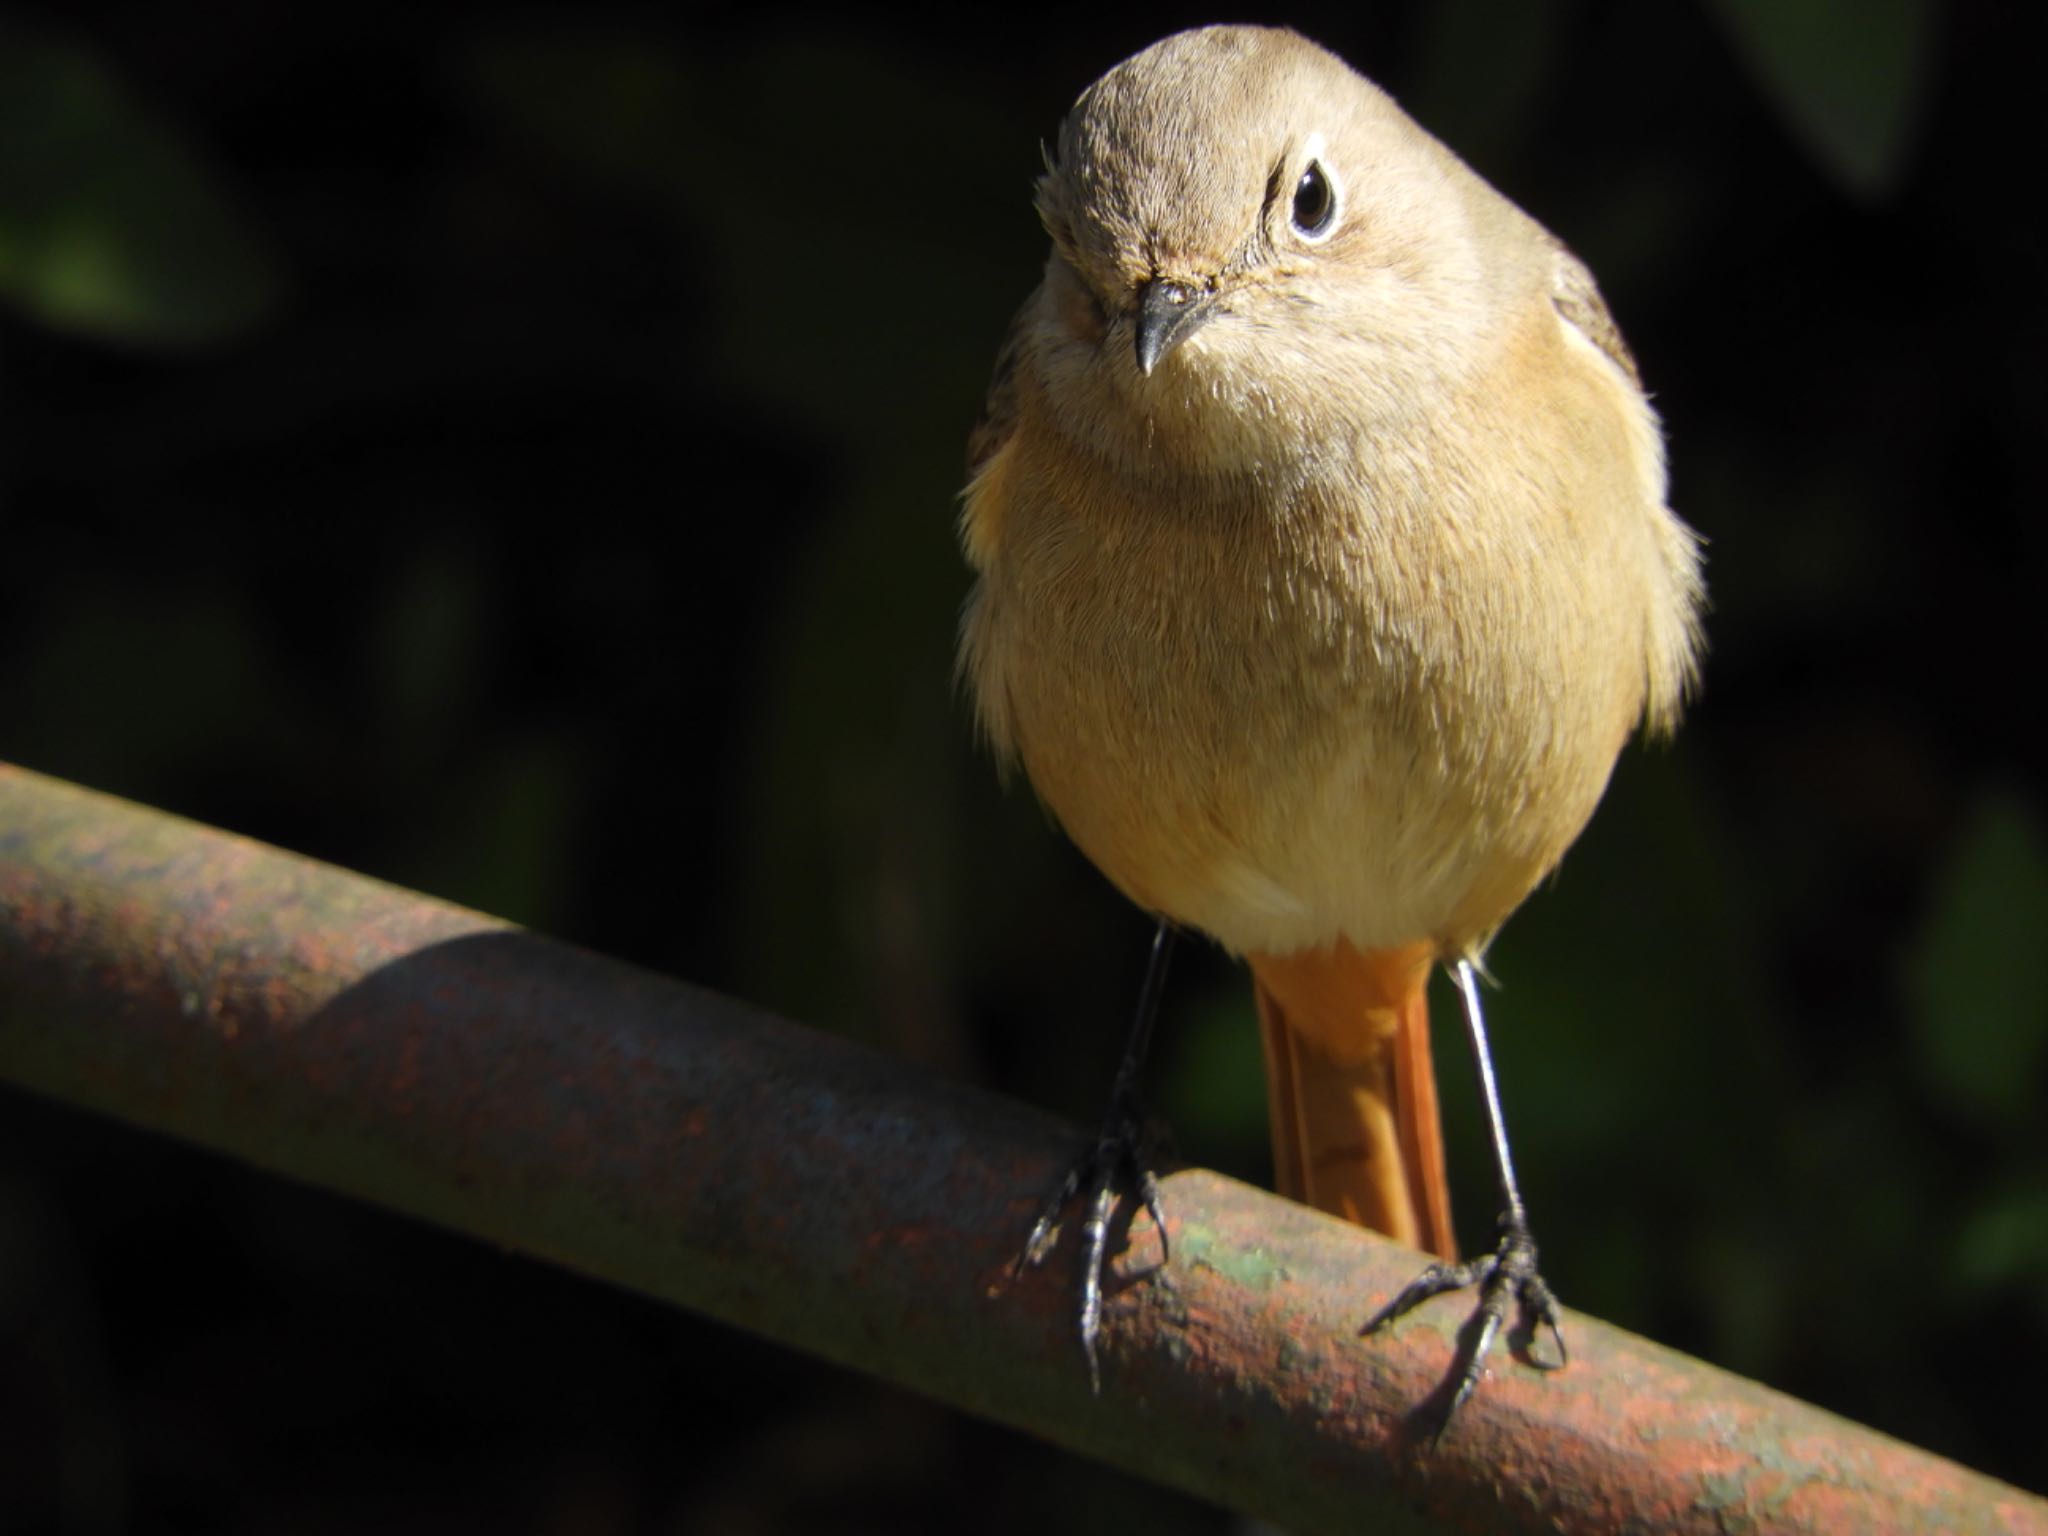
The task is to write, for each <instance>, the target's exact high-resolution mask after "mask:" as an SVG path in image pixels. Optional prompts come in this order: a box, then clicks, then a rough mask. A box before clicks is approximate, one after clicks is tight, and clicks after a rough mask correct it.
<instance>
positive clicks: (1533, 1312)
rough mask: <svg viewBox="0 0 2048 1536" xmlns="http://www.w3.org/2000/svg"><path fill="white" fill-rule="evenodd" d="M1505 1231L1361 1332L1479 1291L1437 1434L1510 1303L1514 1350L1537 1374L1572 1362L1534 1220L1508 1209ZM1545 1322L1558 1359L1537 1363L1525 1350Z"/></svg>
mask: <svg viewBox="0 0 2048 1536" xmlns="http://www.w3.org/2000/svg"><path fill="white" fill-rule="evenodd" d="M1499 1231H1500V1238H1499V1241H1498V1242H1497V1243H1496V1244H1495V1246H1494V1250H1493V1252H1492V1253H1489V1254H1485V1255H1483V1256H1482V1257H1480V1258H1476V1259H1471V1260H1468V1261H1467V1262H1465V1263H1463V1264H1432V1265H1430V1266H1429V1268H1428V1269H1425V1270H1424V1271H1423V1272H1422V1273H1421V1274H1419V1275H1417V1276H1416V1277H1415V1278H1414V1279H1413V1280H1411V1281H1409V1282H1408V1283H1407V1285H1405V1286H1403V1287H1402V1288H1401V1292H1400V1294H1399V1295H1397V1296H1395V1297H1394V1299H1393V1300H1392V1301H1390V1302H1388V1303H1387V1304H1386V1305H1385V1306H1384V1307H1381V1308H1380V1310H1379V1311H1378V1312H1377V1313H1375V1314H1374V1315H1373V1317H1372V1320H1371V1321H1370V1322H1368V1323H1367V1324H1366V1325H1365V1327H1364V1328H1363V1329H1362V1330H1360V1331H1361V1332H1362V1333H1364V1334H1373V1333H1377V1332H1379V1331H1380V1330H1381V1329H1382V1328H1384V1327H1386V1326H1387V1325H1388V1324H1389V1323H1392V1322H1393V1321H1394V1320H1395V1319H1396V1318H1399V1317H1403V1316H1406V1315H1407V1314H1408V1313H1410V1312H1412V1311H1414V1310H1415V1308H1417V1307H1419V1306H1421V1305H1422V1303H1424V1302H1425V1301H1427V1300H1429V1299H1430V1297H1432V1296H1440V1295H1442V1294H1443V1293H1444V1292H1445V1291H1459V1290H1463V1289H1464V1288H1465V1287H1467V1286H1471V1285H1476V1286H1478V1287H1479V1305H1478V1306H1476V1307H1474V1308H1473V1309H1472V1315H1471V1317H1470V1318H1468V1319H1467V1320H1466V1322H1465V1326H1464V1327H1463V1328H1461V1329H1459V1330H1458V1350H1457V1354H1456V1356H1455V1357H1454V1358H1453V1359H1452V1362H1451V1373H1450V1375H1449V1376H1447V1377H1446V1378H1445V1380H1444V1384H1443V1387H1442V1389H1440V1391H1439V1392H1438V1393H1437V1394H1433V1396H1432V1401H1433V1402H1434V1401H1441V1402H1442V1405H1443V1406H1442V1408H1441V1411H1440V1412H1439V1413H1436V1414H1434V1415H1433V1417H1435V1418H1436V1419H1437V1424H1436V1433H1437V1434H1438V1435H1441V1434H1442V1433H1443V1432H1444V1430H1445V1428H1446V1427H1448V1426H1449V1424H1450V1422H1451V1416H1452V1415H1453V1414H1455V1413H1456V1412H1457V1411H1458V1408H1459V1406H1460V1405H1461V1404H1463V1403H1464V1401H1465V1399H1466V1398H1468V1397H1470V1396H1471V1395H1472V1392H1473V1389H1474V1388H1475V1387H1477V1386H1478V1385H1479V1377H1480V1374H1481V1372H1482V1371H1483V1370H1484V1369H1485V1366H1486V1356H1487V1352H1488V1351H1489V1350H1491V1349H1492V1348H1493V1341H1494V1338H1495V1336H1496V1335H1498V1334H1499V1332H1500V1328H1501V1323H1502V1322H1503V1321H1504V1320H1505V1319H1506V1317H1507V1312H1508V1304H1509V1302H1510V1301H1512V1302H1514V1303H1515V1304H1516V1306H1517V1308H1518V1309H1519V1319H1518V1327H1517V1329H1516V1330H1515V1332H1514V1333H1512V1334H1510V1335H1509V1340H1510V1344H1511V1346H1514V1347H1516V1348H1517V1349H1518V1352H1521V1353H1522V1355H1523V1358H1524V1359H1526V1360H1527V1361H1528V1363H1529V1364H1531V1365H1533V1366H1536V1367H1537V1368H1538V1369H1539V1370H1545V1371H1555V1370H1561V1369H1563V1367H1564V1366H1565V1365H1566V1364H1567V1363H1569V1361H1570V1358H1571V1357H1570V1355H1569V1354H1568V1353H1567V1351H1566V1350H1565V1345H1564V1330H1563V1329H1562V1328H1561V1327H1560V1326H1559V1324H1558V1317H1557V1298H1556V1297H1555V1296H1553V1295H1552V1294H1551V1293H1550V1287H1549V1286H1548V1285H1546V1284H1545V1283H1544V1280H1543V1276H1541V1275H1540V1274H1538V1273H1537V1272H1536V1241H1535V1239H1534V1238H1532V1237H1531V1236H1530V1235H1529V1222H1528V1218H1527V1217H1525V1216H1524V1215H1523V1214H1522V1213H1521V1212H1520V1211H1510V1212H1508V1213H1506V1214H1504V1215H1503V1216H1502V1217H1501V1219H1500V1228H1499ZM1539 1324H1540V1325H1541V1326H1543V1327H1545V1328H1548V1329H1549V1330H1550V1336H1551V1338H1552V1340H1553V1341H1554V1342H1555V1343H1556V1345H1557V1358H1556V1359H1555V1360H1541V1359H1537V1358H1536V1357H1535V1356H1534V1355H1532V1354H1529V1353H1527V1352H1526V1351H1527V1345H1528V1344H1529V1343H1531V1342H1533V1341H1534V1339H1535V1334H1536V1329H1537V1326H1538V1325H1539ZM1517 1339H1520V1340H1521V1341H1522V1342H1521V1343H1520V1344H1519V1345H1517V1344H1516V1340H1517Z"/></svg>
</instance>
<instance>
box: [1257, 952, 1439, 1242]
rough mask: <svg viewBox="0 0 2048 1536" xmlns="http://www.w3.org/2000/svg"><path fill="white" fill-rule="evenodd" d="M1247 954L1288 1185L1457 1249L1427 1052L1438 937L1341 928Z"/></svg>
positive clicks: (1276, 1160) (1277, 1152) (1296, 1192)
mask: <svg viewBox="0 0 2048 1536" xmlns="http://www.w3.org/2000/svg"><path fill="white" fill-rule="evenodd" d="M1246 958H1247V959H1248V960H1249V961H1250V963H1251V968H1252V980H1253V985H1254V987H1255V989H1256V992H1257V995H1258V1003H1259V1035H1260V1038H1261V1040H1262V1041H1263V1043H1264V1045H1265V1050H1266V1102H1267V1105H1268V1107H1269V1110H1270V1113H1271V1118H1272V1127H1273V1168H1274V1179H1275V1182H1276V1183H1277V1184H1278V1185H1279V1189H1280V1193H1281V1194H1283V1195H1286V1196H1287V1197H1288V1198H1289V1199H1291V1200H1299V1201H1301V1202H1302V1203H1303V1204H1304V1205H1312V1206H1314V1207H1316V1209H1318V1210H1323V1211H1328V1212H1330V1213H1331V1214H1332V1215H1336V1216H1342V1217H1344V1218H1345V1219H1346V1220H1347V1221H1355V1222H1357V1223H1358V1224H1359V1225H1360V1226H1365V1227H1371V1228H1373V1229H1374V1230H1375V1231H1379V1232H1384V1233H1386V1234H1387V1236H1389V1237H1391V1238H1394V1239H1395V1240H1396V1241H1398V1242H1403V1243H1407V1244H1408V1245H1409V1246H1410V1247H1413V1248H1422V1249H1426V1250H1427V1251H1429V1252H1431V1253H1434V1254H1436V1255H1437V1256H1438V1257H1439V1258H1443V1259H1454V1258H1456V1257H1457V1240H1456V1238H1455V1237H1454V1236H1453V1235H1452V1232H1451V1193H1450V1184H1449V1181H1448V1180H1447V1179H1446V1177H1445V1175H1444V1142H1443V1127H1442V1123H1441V1121H1440V1119H1439V1117H1438V1114H1437V1104H1436V1073H1435V1071H1434V1069H1433V1068H1432V1066H1431V1064H1430V1053H1429V992H1428V988H1429V971H1430V965H1431V962H1432V961H1433V959H1434V958H1435V955H1434V950H1433V948H1432V947H1431V946H1430V945H1427V944H1411V945H1407V946H1405V947H1403V948H1401V949H1377V950H1358V949H1353V948H1352V947H1351V946H1350V945H1349V944H1347V943H1344V942H1342V941H1341V940H1340V941H1339V942H1338V943H1337V945H1336V946H1335V947H1334V948H1330V949H1310V950H1303V951H1302V952H1300V953H1299V954H1293V955H1250V956H1247V957H1246Z"/></svg>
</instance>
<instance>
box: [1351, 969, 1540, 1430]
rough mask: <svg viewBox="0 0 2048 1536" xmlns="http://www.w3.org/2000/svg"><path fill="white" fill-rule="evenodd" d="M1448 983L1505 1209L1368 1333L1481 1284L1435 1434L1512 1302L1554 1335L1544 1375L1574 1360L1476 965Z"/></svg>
mask: <svg viewBox="0 0 2048 1536" xmlns="http://www.w3.org/2000/svg"><path fill="white" fill-rule="evenodd" d="M1451 979H1452V980H1453V981H1455V982H1456V983H1457V986H1458V1005H1459V1009H1460V1011H1461V1012H1462V1013H1463V1014H1464V1016H1465V1033H1466V1035H1467V1036H1468V1037H1469V1038H1470V1040H1471V1042H1472V1054H1473V1056H1474V1058H1475V1059H1476V1060H1477V1061H1478V1064H1479V1088H1480V1092H1481V1093H1482V1095H1483V1096H1484V1098H1485V1101H1486V1124H1487V1129H1488V1130H1489V1131H1491V1132H1492V1135H1493V1165H1494V1170H1495V1172H1496V1173H1498V1174H1499V1176H1500V1198H1501V1211H1500V1220H1499V1223H1498V1225H1497V1226H1496V1228H1495V1232H1496V1241H1495V1245H1494V1250H1493V1252H1492V1253H1489V1254H1486V1255H1484V1256H1483V1257H1480V1258H1476V1259H1473V1260H1470V1261H1469V1262H1467V1263H1464V1264H1432V1265H1430V1267H1429V1268H1428V1269H1425V1270H1424V1271H1423V1272H1422V1273H1421V1274H1419V1275H1417V1276H1416V1277H1415V1278H1414V1279H1413V1280H1411V1281H1409V1282H1408V1284H1407V1285H1406V1286H1404V1287H1403V1288H1402V1290H1401V1293H1400V1294H1399V1295H1398V1296H1396V1297H1395V1298H1394V1299H1393V1300H1392V1301H1390V1302H1388V1303H1387V1304H1386V1305H1385V1306H1384V1307H1382V1308H1380V1310H1379V1311H1378V1313H1376V1314H1375V1315H1374V1317H1373V1319H1372V1321H1371V1322H1369V1323H1367V1324H1366V1325H1365V1332H1367V1333H1375V1332H1377V1331H1378V1330H1380V1329H1381V1328H1384V1327H1386V1326H1387V1324H1389V1323H1391V1322H1393V1321H1394V1319H1396V1318H1397V1317H1401V1316H1403V1315H1404V1314H1406V1313H1408V1312H1411V1311H1413V1310H1414V1309H1415V1308H1416V1307H1418V1306H1420V1305H1421V1304H1422V1303H1423V1302H1425V1301H1427V1300H1429V1298H1430V1297H1432V1296H1440V1295H1442V1294H1443V1293H1444V1292H1445V1291H1456V1290H1462V1289H1464V1288H1465V1287H1466V1286H1468V1285H1476V1286H1478V1287H1479V1305H1478V1306H1477V1307H1475V1308H1474V1309H1473V1312H1472V1320H1471V1322H1470V1323H1468V1324H1467V1325H1466V1327H1465V1328H1464V1329H1463V1330H1462V1331H1461V1332H1460V1333H1459V1335H1458V1353H1457V1358H1456V1359H1455V1360H1454V1361H1453V1362H1452V1366H1451V1376H1450V1399H1449V1401H1448V1403H1447V1404H1446V1406H1445V1407H1444V1409H1443V1419H1442V1423H1441V1424H1440V1425H1439V1426H1438V1433H1441V1432H1442V1429H1443V1426H1444V1425H1448V1424H1449V1423H1450V1420H1451V1415H1452V1414H1454V1413H1456V1412H1457V1411H1458V1407H1459V1405H1460V1404H1461V1403H1463V1402H1464V1401H1465V1399H1466V1398H1468V1397H1470V1396H1471V1395H1472V1390H1473V1388H1475V1387H1477V1386H1478V1385H1479V1373H1480V1371H1481V1370H1483V1369H1484V1368H1485V1365H1486V1355H1487V1351H1488V1350H1490V1349H1491V1348H1492V1347H1493V1341H1494V1338H1495V1336H1496V1335H1498V1334H1499V1332H1500V1327H1501V1323H1502V1321H1503V1320H1504V1319H1505V1318H1506V1317H1507V1312H1508V1304H1509V1302H1510V1301H1513V1302H1514V1303H1515V1304H1516V1305H1517V1306H1519V1308H1520V1309H1521V1321H1522V1325H1523V1327H1525V1328H1526V1329H1528V1330H1529V1331H1530V1333H1531V1334H1533V1333H1534V1332H1535V1328H1536V1325H1537V1324H1538V1323H1541V1324H1543V1326H1545V1327H1547V1328H1548V1329H1549V1330H1550V1336H1551V1338H1552V1339H1554V1340H1555V1341H1556V1343H1557V1359H1556V1360H1554V1361H1550V1360H1532V1362H1531V1363H1532V1364H1535V1365H1538V1366H1540V1367H1542V1368H1543V1369H1544V1370H1557V1369H1559V1368H1560V1367H1562V1366H1563V1365H1565V1364H1566V1362H1567V1361H1568V1360H1569V1359H1570V1356H1569V1355H1568V1354H1567V1353H1566V1351H1565V1347H1564V1330H1563V1329H1562V1328H1560V1327H1559V1326H1558V1319H1557V1298H1556V1297H1554V1296H1552V1295H1551V1293H1550V1287H1549V1286H1548V1285H1546V1284H1544V1281H1543V1277H1542V1276H1541V1275H1540V1274H1538V1273H1537V1272H1536V1240H1535V1239H1534V1238H1533V1237H1531V1236H1530V1235H1529V1213H1528V1211H1527V1210H1526V1209H1525V1208H1524V1207H1523V1205H1522V1191H1521V1188H1520V1186H1518V1185H1517V1184H1516V1183H1515V1162H1514V1158H1513V1157H1512V1156H1511V1155H1510V1154H1509V1152H1508V1127H1507V1121H1506V1120H1505V1119H1504V1118H1503V1117H1502V1115H1501V1112H1500V1089H1499V1086H1498V1085H1497V1084H1496V1083H1495V1081H1494V1076H1493V1053H1492V1051H1491V1050H1490V1049H1489V1048H1488V1047H1487V1043H1486V1016H1485V1014H1484V1012H1483V1011H1482V1010H1481V1008H1480V1006H1479V973H1478V970H1477V968H1476V967H1475V966H1474V965H1473V964H1472V962H1471V961H1469V960H1460V961H1459V962H1458V963H1457V964H1456V965H1454V966H1452V967H1451Z"/></svg>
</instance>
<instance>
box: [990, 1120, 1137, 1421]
mask: <svg viewBox="0 0 2048 1536" xmlns="http://www.w3.org/2000/svg"><path fill="white" fill-rule="evenodd" d="M1147 1143H1148V1138H1147V1136H1146V1134H1145V1131H1144V1129H1143V1125H1142V1120H1141V1118H1140V1117H1139V1115H1138V1114H1137V1113H1136V1111H1135V1109H1134V1107H1133V1106H1130V1105H1127V1104H1125V1105H1119V1106H1118V1107H1117V1108H1116V1109H1114V1110H1112V1111H1111V1112H1110V1116H1109V1119H1108V1120H1107V1121H1106V1122H1105V1123H1104V1125H1103V1128H1102V1134H1101V1135H1100V1136H1099V1137H1097V1138H1096V1141H1095V1145H1094V1146H1092V1147H1090V1148H1089V1149H1088V1150H1087V1151H1086V1152H1085V1153H1083V1154H1082V1155H1081V1156H1080V1157H1078V1158H1076V1159H1075V1160H1074V1164H1073V1166H1072V1167H1070V1168H1069V1169H1067V1171H1066V1173H1065V1174H1064V1175H1063V1176H1062V1177H1061V1179H1060V1181H1059V1183H1058V1184H1056V1185H1054V1186H1053V1188H1052V1191H1051V1192H1050V1193H1049V1194H1048V1195H1047V1197H1046V1201H1045V1204H1044V1205H1043V1206H1041V1207H1040V1208H1039V1213H1038V1219H1037V1220H1036V1221H1035V1222H1033V1223H1032V1226H1031V1235H1030V1237H1028V1238H1027V1239H1025V1242H1024V1251H1023V1252H1021V1253H1020V1254H1018V1255H1017V1261H1016V1263H1015V1264H1014V1265H1012V1266H1011V1272H1012V1273H1013V1274H1021V1273H1022V1272H1023V1271H1024V1270H1025V1269H1026V1268H1027V1267H1036V1266H1037V1265H1039V1264H1042V1263H1044V1262H1045V1259H1046V1256H1047V1255H1048V1254H1050V1253H1051V1252H1052V1250H1053V1247H1054V1245H1055V1242H1056V1240H1057V1237H1058V1234H1059V1223H1060V1217H1061V1216H1063V1215H1064V1214H1065V1213H1066V1210H1067V1208H1068V1207H1069V1206H1070V1205H1072V1204H1073V1202H1074V1199H1075V1197H1076V1196H1077V1195H1080V1194H1081V1193H1082V1192H1083V1191H1086V1192H1087V1194H1088V1197H1089V1198H1088V1215H1087V1218H1086V1219H1085V1220H1084V1221H1083V1222H1082V1223H1081V1306H1080V1312H1079V1317H1078V1323H1079V1331H1080V1336H1081V1352H1082V1354H1083V1355H1085V1356H1086V1357H1087V1360H1088V1381H1089V1384H1090V1386H1092V1387H1093V1388H1094V1390H1095V1391H1096V1392H1098V1393H1100V1392H1101V1390H1102V1368H1101V1363H1100V1360H1099V1358H1098V1353H1097V1346H1098V1344H1099V1343H1100V1342H1101V1338H1102V1276H1103V1273H1104V1271H1105V1270H1107V1269H1108V1267H1109V1233H1110V1228H1111V1227H1112V1226H1113V1225H1114V1218H1115V1215H1116V1205H1117V1194H1118V1192H1119V1191H1120V1190H1130V1191H1133V1192H1134V1193H1135V1194H1136V1195H1137V1197H1138V1199H1139V1200H1140V1201H1141V1202H1143V1204H1144V1206H1145V1209H1146V1210H1147V1211H1148V1212H1149V1213H1150V1214H1151V1217H1152V1224H1153V1225H1154V1226H1155V1227H1157V1228H1158V1230H1159V1249H1160V1257H1159V1262H1160V1264H1162V1265H1163V1264H1165V1263H1166V1260H1167V1251H1168V1250H1167V1238H1166V1208H1165V1202H1164V1200H1163V1199H1162V1197H1161V1195H1160V1190H1159V1180H1158V1177H1157V1176H1156V1175H1155V1174H1154V1173H1153V1172H1152V1169H1151V1167H1150V1164H1149V1157H1148V1151H1149V1148H1148V1145H1147Z"/></svg>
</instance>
